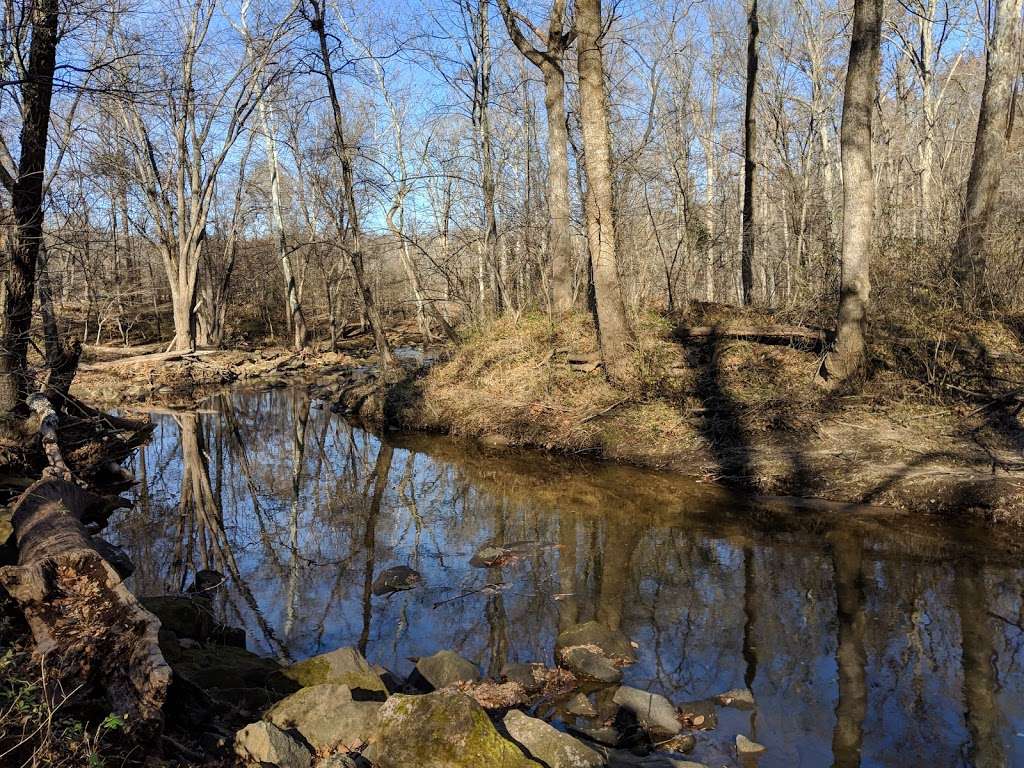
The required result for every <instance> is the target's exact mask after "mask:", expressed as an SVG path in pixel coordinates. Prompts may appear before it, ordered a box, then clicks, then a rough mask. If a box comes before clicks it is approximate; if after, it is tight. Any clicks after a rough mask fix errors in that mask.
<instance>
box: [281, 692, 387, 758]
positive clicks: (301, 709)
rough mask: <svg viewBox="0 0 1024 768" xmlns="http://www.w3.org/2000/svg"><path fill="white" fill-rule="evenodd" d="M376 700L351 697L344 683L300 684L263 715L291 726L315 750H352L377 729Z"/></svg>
mask: <svg viewBox="0 0 1024 768" xmlns="http://www.w3.org/2000/svg"><path fill="white" fill-rule="evenodd" d="M380 707H381V704H380V702H377V701H353V700H352V692H351V691H350V690H349V688H348V686H347V685H336V684H334V683H327V684H324V685H313V686H310V687H308V688H302V689H300V690H298V691H296V692H295V693H293V694H292V695H291V696H289V697H288V698H286V699H282V700H281V701H279V702H278V703H277V704H275V705H274V706H273V707H271V708H270V710H269V711H268V712H267V713H266V714H265V715H264V716H263V719H264V720H269V721H270V722H271V723H273V724H274V725H276V726H277V727H278V728H281V729H283V730H288V729H291V728H294V729H295V730H296V731H298V732H299V733H301V734H302V737H303V738H304V739H305V740H306V741H308V742H309V744H310V746H311V747H313V749H315V750H316V751H317V752H322V751H325V750H328V749H335V748H336V747H338V746H339V745H343V746H344V747H345V751H347V752H354V751H356V750H357V749H359V748H360V747H361V746H362V745H363V744H366V743H368V742H369V741H370V740H371V739H372V738H373V737H374V736H375V735H376V733H377V725H378V720H379V718H378V716H377V712H378V710H379V709H380Z"/></svg>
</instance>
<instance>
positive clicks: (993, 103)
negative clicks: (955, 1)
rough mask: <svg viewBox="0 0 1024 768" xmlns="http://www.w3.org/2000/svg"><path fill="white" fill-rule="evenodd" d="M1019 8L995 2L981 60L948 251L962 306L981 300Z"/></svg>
mask: <svg viewBox="0 0 1024 768" xmlns="http://www.w3.org/2000/svg"><path fill="white" fill-rule="evenodd" d="M1022 4H1024V0H996V4H995V5H996V11H995V27H994V29H993V31H992V37H991V39H990V40H989V45H988V52H987V56H986V60H985V87H984V89H983V91H982V94H981V111H980V113H979V114H978V131H977V135H976V136H975V139H974V156H973V158H972V160H971V173H970V176H968V178H967V201H966V203H965V204H964V210H963V217H962V219H961V222H960V234H959V236H958V237H957V241H956V247H955V248H954V250H953V271H954V275H955V276H956V279H957V282H959V284H960V290H961V296H962V298H963V302H964V304H965V305H968V304H973V303H975V302H977V301H978V300H979V299H982V295H983V294H984V293H985V292H986V291H985V270H986V266H987V255H988V247H989V243H988V240H989V238H990V236H991V227H992V212H993V208H994V207H995V204H996V200H997V198H998V196H999V182H1000V177H1001V175H1002V171H1003V165H1004V159H1005V157H1006V145H1007V143H1008V140H1009V130H1008V127H1009V123H1008V120H1009V118H1010V116H1011V104H1012V102H1013V83H1014V80H1016V78H1017V76H1018V71H1019V66H1020V63H1019V54H1020V24H1021V22H1020V16H1021V6H1022Z"/></svg>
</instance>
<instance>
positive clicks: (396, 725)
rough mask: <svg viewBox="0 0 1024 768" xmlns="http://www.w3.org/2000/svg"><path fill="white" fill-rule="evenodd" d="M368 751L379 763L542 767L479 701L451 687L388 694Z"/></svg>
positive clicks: (428, 767)
mask: <svg viewBox="0 0 1024 768" xmlns="http://www.w3.org/2000/svg"><path fill="white" fill-rule="evenodd" d="M363 755H364V756H365V757H366V758H367V759H368V760H369V761H370V762H371V763H372V764H373V765H374V766H375V768H410V767H411V766H416V768H483V766H487V768H538V764H537V763H535V762H534V761H532V760H530V759H529V758H527V757H526V756H524V755H523V753H522V752H521V751H520V750H519V748H518V747H517V746H515V745H514V744H512V742H510V741H507V740H506V739H504V738H502V737H501V735H500V734H499V733H498V732H497V730H495V728H494V725H492V724H491V720H490V718H489V717H488V716H487V713H486V712H485V711H484V710H483V708H482V707H481V706H480V705H479V704H477V703H476V702H475V701H474V700H473V699H471V698H470V697H469V696H466V695H465V694H462V693H455V692H448V691H436V692H434V693H428V694H425V695H422V696H402V695H400V694H396V695H394V696H392V697H391V698H389V699H388V700H387V701H386V702H384V706H382V707H381V709H380V729H379V731H378V733H377V737H376V739H375V740H374V741H373V743H372V744H371V745H370V747H369V748H368V749H366V750H364V752H363Z"/></svg>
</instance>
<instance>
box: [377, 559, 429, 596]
mask: <svg viewBox="0 0 1024 768" xmlns="http://www.w3.org/2000/svg"><path fill="white" fill-rule="evenodd" d="M422 583H423V577H422V576H421V575H420V573H419V571H416V570H413V569H412V568H410V567H408V566H407V565H396V566H394V567H393V568H388V569H387V570H384V571H381V572H380V573H379V574H378V575H377V578H376V579H374V581H373V586H372V588H371V589H372V591H373V594H374V595H376V596H377V597H382V596H383V595H390V594H392V593H394V592H402V591H404V590H407V589H415V588H416V587H418V586H419V585H420V584H422Z"/></svg>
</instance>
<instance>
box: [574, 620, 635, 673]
mask: <svg viewBox="0 0 1024 768" xmlns="http://www.w3.org/2000/svg"><path fill="white" fill-rule="evenodd" d="M579 645H582V646H587V647H591V648H595V649H597V650H599V651H600V652H601V653H602V654H603V655H604V656H607V657H608V658H609V659H615V660H616V661H618V662H619V663H621V664H632V663H633V662H634V661H636V650H635V649H634V648H633V644H632V643H631V642H630V641H629V638H628V637H626V636H625V635H624V634H622V632H620V631H618V630H617V629H611V628H609V627H606V626H605V625H604V624H601V623H599V622H596V621H588V622H586V623H584V624H576V625H575V626H572V627H569V628H568V629H566V630H563V631H562V632H560V633H559V634H558V638H557V639H556V640H555V653H560V652H561V651H563V650H564V649H566V648H570V647H573V646H579Z"/></svg>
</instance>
